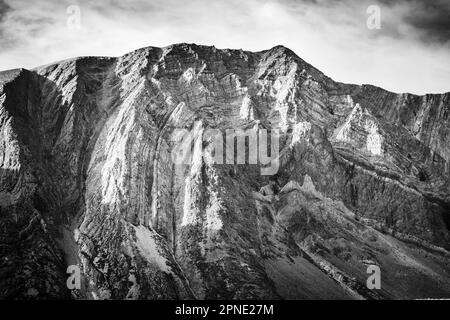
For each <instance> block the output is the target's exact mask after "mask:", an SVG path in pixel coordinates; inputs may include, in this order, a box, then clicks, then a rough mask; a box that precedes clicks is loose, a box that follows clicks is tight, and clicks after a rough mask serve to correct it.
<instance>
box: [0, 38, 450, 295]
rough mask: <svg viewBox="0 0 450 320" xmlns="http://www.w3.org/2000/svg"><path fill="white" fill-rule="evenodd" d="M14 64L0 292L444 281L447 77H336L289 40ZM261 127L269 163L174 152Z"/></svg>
mask: <svg viewBox="0 0 450 320" xmlns="http://www.w3.org/2000/svg"><path fill="white" fill-rule="evenodd" d="M5 72H6V73H5ZM5 72H1V73H0V83H1V85H0V104H1V108H0V119H1V121H0V127H1V130H2V147H1V148H0V151H1V154H2V157H1V159H2V163H1V164H2V172H1V176H0V188H1V189H0V200H1V201H0V207H1V210H2V211H1V212H2V218H1V219H0V225H1V226H2V228H3V229H4V234H3V235H2V237H1V239H0V243H1V244H2V247H0V248H1V249H0V250H2V251H1V252H0V256H1V257H3V258H6V259H3V260H2V264H1V265H0V270H2V272H3V276H2V277H0V283H1V288H3V289H2V290H1V291H0V296H2V297H10V298H11V297H28V298H56V297H70V296H71V297H72V298H98V299H108V298H113V299H124V298H130V299H161V298H167V299H168V298H170V299H177V298H181V299H184V298H194V297H195V298H199V299H241V298H247V299H268V298H285V299H307V298H309V299H311V298H333V299H344V298H357V299H360V298H366V299H380V298H417V297H429V296H434V297H445V296H447V297H448V294H449V292H450V283H449V280H448V279H449V277H448V274H449V270H448V266H447V263H446V262H447V261H448V257H449V253H448V249H449V248H450V236H449V232H448V231H449V225H450V224H449V217H448V216H449V208H450V192H449V189H450V178H449V176H450V165H449V163H450V143H449V142H450V141H449V133H450V116H449V113H450V112H449V104H450V103H449V101H450V99H449V97H450V95H449V94H437V95H425V96H415V95H410V94H395V93H391V92H388V91H386V90H383V89H381V88H378V87H374V86H364V85H363V86H359V85H351V84H343V83H338V82H334V81H333V80H332V79H331V78H329V77H327V76H326V75H324V74H323V73H322V72H320V71H319V70H317V69H316V68H314V67H313V66H311V65H309V64H308V63H306V62H305V61H303V60H302V59H301V58H299V57H298V56H296V55H295V53H293V52H292V51H291V50H289V49H287V48H285V47H282V46H276V47H274V48H272V49H269V50H265V51H261V52H257V53H252V52H250V51H242V50H228V49H224V50H221V49H216V48H214V47H208V46H197V45H192V44H177V45H172V46H168V47H164V48H156V47H146V48H141V49H138V50H135V51H132V52H130V53H127V54H125V55H123V56H121V57H116V58H114V57H100V58H99V57H80V58H74V59H69V60H64V61H61V62H58V63H56V64H50V65H46V66H41V67H37V68H35V69H32V70H31V71H30V70H26V69H19V70H18V71H17V70H16V71H14V70H12V71H5ZM11 77H12V79H10V78H11ZM2 78H6V80H8V81H2ZM252 126H253V127H256V128H257V129H258V130H261V129H263V128H277V129H279V130H280V133H281V134H280V155H279V160H280V169H279V171H278V172H277V173H276V174H275V175H273V176H261V175H260V170H259V166H258V165H248V164H247V165H237V164H225V165H220V164H216V163H211V162H210V161H209V160H208V157H203V158H202V157H200V159H201V161H200V165H195V163H193V164H191V165H184V166H181V167H176V166H174V165H173V163H172V162H171V158H170V156H171V152H172V150H173V148H174V147H175V145H174V141H173V140H172V134H173V130H174V128H182V129H187V130H189V131H190V132H192V134H193V135H194V137H200V138H201V137H203V135H204V130H206V129H208V128H213V129H219V130H225V129H228V128H234V129H242V128H248V127H252ZM200 138H199V139H200ZM205 144H206V145H205V146H204V150H203V152H204V153H205V154H209V153H210V152H211V149H210V144H208V142H207V141H205ZM194 156H195V152H194ZM197 156H198V154H197ZM367 261H371V262H372V263H373V264H376V265H378V266H380V267H381V269H382V271H383V274H382V278H383V279H384V280H383V283H384V285H383V284H382V289H381V290H379V291H374V290H369V289H367V288H366V286H365V279H366V278H367V275H366V272H365V269H366V265H367ZM71 264H78V265H79V266H80V267H81V268H82V274H83V281H82V288H81V289H80V290H75V291H72V292H69V290H68V289H67V288H66V286H65V277H66V275H65V273H64V272H65V268H66V267H67V265H71ZM412 279H413V280H414V284H412V283H411V280H412ZM414 285H415V286H414Z"/></svg>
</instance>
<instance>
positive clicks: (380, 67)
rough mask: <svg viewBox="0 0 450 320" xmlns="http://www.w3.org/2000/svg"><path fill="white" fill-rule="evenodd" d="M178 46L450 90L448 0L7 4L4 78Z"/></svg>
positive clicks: (337, 75)
mask: <svg viewBox="0 0 450 320" xmlns="http://www.w3.org/2000/svg"><path fill="white" fill-rule="evenodd" d="M180 42H187V43H196V44H199V45H214V46H216V47H217V48H232V49H241V48H242V49H244V50H250V51H260V50H265V49H269V48H271V47H274V46H276V45H284V46H286V47H288V48H290V49H291V50H293V51H294V52H295V53H296V54H297V55H298V56H299V57H301V58H302V59H303V60H305V61H307V62H308V63H310V64H312V65H313V66H315V67H316V68H318V69H319V70H321V71H322V72H324V73H325V74H326V75H328V76H330V77H331V78H333V79H334V80H336V81H340V82H346V83H355V84H373V85H377V86H380V87H383V88H385V89H388V90H391V91H394V92H411V93H416V94H425V93H441V92H448V91H450V0H398V1H393V0H286V1H282V0H244V1H237V0H185V1H178V0H148V1H143V0H129V1H126V0H122V1H120V0H104V1H102V0H97V1H93V0H78V1H76V0H39V1H35V0H0V70H6V69H12V68H18V67H24V68H33V67H36V66H39V65H43V64H47V63H51V62H54V61H59V60H62V59H66V58H71V57H76V56H85V55H89V56H92V55H94V56H119V55H122V54H125V53H127V52H130V51H133V50H135V49H138V48H142V47H146V46H157V47H164V46H167V45H170V44H174V43H180Z"/></svg>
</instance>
